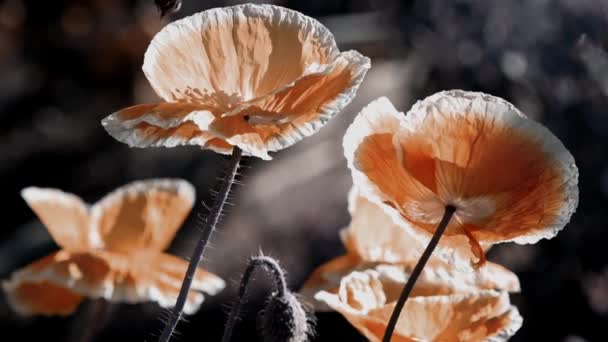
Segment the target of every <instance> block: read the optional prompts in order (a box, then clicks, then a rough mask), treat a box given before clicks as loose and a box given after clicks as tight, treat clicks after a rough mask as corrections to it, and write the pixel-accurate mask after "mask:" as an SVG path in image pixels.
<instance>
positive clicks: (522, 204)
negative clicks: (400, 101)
mask: <svg viewBox="0 0 608 342" xmlns="http://www.w3.org/2000/svg"><path fill="white" fill-rule="evenodd" d="M344 150H345V155H346V158H347V160H348V165H349V168H350V169H351V171H352V175H353V182H354V183H355V185H356V186H357V187H358V188H359V189H361V192H362V194H363V195H364V196H365V197H366V198H369V199H370V200H371V201H373V202H375V203H377V204H378V205H380V206H381V207H382V208H383V209H384V211H386V212H387V213H388V214H389V215H390V216H391V218H392V219H393V221H394V222H395V223H397V224H399V225H400V226H401V228H403V229H405V230H408V231H409V232H410V233H412V234H413V235H412V236H414V237H416V238H417V239H420V240H421V241H424V242H428V241H429V239H430V236H431V235H432V233H433V232H434V230H435V228H436V227H437V224H438V222H439V221H440V220H441V218H442V215H443V213H444V210H445V208H446V206H453V207H455V208H456V211H455V213H454V217H453V218H452V220H451V221H450V224H449V225H448V227H447V230H446V232H445V234H444V235H443V237H442V238H441V240H440V244H439V246H438V247H437V252H439V253H438V255H439V256H441V257H442V258H444V260H448V261H450V262H451V263H453V264H456V265H461V266H462V265H470V264H471V263H474V262H476V263H477V265H481V264H483V262H484V260H485V255H484V248H486V247H487V246H490V245H492V244H495V243H500V242H506V241H514V242H516V243H534V242H536V241H538V240H540V239H542V238H551V237H553V236H555V235H556V234H557V232H558V231H559V230H561V229H562V228H563V227H564V225H565V224H566V223H567V222H568V221H569V220H570V216H571V215H572V213H573V212H574V211H575V209H576V206H577V203H578V186H577V183H578V171H577V168H576V165H575V163H574V158H573V157H572V155H571V154H570V153H569V152H568V150H567V149H566V148H565V147H564V145H563V144H562V143H561V142H560V141H559V139H557V138H556V137H555V136H554V135H553V134H551V132H549V130H547V129H546V128H545V127H543V126H542V125H540V124H539V123H536V122H535V121H533V120H530V119H528V118H527V117H526V116H525V115H524V114H522V113H521V112H520V111H519V110H517V109H516V108H515V107H514V106H513V105H511V104H510V103H508V102H507V101H505V100H503V99H500V98H497V97H494V96H490V95H486V94H482V93H476V92H466V91H461V90H453V91H446V92H440V93H437V94H435V95H432V96H430V97H428V98H426V99H424V100H423V101H419V102H418V103H416V104H415V105H414V106H413V107H412V109H411V110H410V111H409V112H408V113H407V115H404V114H403V113H400V112H398V111H397V110H396V109H395V108H394V107H393V105H392V104H391V103H390V101H389V100H388V99H386V98H380V99H378V100H376V101H374V102H372V103H371V104H369V105H368V106H367V107H366V108H364V109H363V110H362V112H361V113H360V114H359V115H358V116H357V118H356V119H355V121H354V122H353V124H352V125H351V126H350V127H349V129H348V130H347V133H346V135H345V136H344ZM467 245H468V246H467Z"/></svg>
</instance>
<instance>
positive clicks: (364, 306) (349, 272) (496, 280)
mask: <svg viewBox="0 0 608 342" xmlns="http://www.w3.org/2000/svg"><path fill="white" fill-rule="evenodd" d="M349 211H350V213H351V216H352V220H351V223H350V225H349V226H348V227H347V228H345V229H343V230H342V231H341V234H340V235H341V237H342V241H343V243H344V245H345V247H346V250H347V253H346V255H343V256H340V257H337V258H335V259H333V260H331V261H329V262H327V263H326V264H324V265H322V266H320V267H319V268H317V269H316V270H315V271H314V272H313V273H312V275H311V276H310V277H309V279H308V280H307V281H306V283H305V284H304V286H303V289H302V290H301V293H302V295H304V296H305V297H307V298H314V299H316V301H314V305H315V309H316V310H321V311H327V310H335V311H338V312H339V313H341V314H342V315H343V316H344V317H345V318H346V319H347V320H348V321H349V322H350V323H351V324H352V325H353V326H354V327H355V328H356V329H357V330H359V331H360V332H361V333H362V334H363V335H364V336H366V337H367V338H368V339H369V340H370V341H381V339H382V336H383V334H384V332H385V330H386V327H387V324H388V320H389V317H390V315H391V313H392V311H393V308H394V306H395V302H396V300H397V298H398V296H399V293H400V291H401V289H402V288H403V285H404V284H405V282H406V281H407V280H408V279H409V276H410V274H411V271H412V269H413V267H414V265H415V264H416V262H417V260H418V258H419V256H420V253H421V249H423V248H424V246H423V243H422V242H421V241H419V240H418V239H415V238H414V237H413V236H412V235H411V233H410V232H409V231H408V230H405V229H403V228H402V227H401V226H399V225H397V224H396V223H394V222H393V221H392V219H391V218H390V216H389V215H388V214H387V213H385V212H384V210H383V209H382V208H381V207H380V206H379V205H378V204H376V203H373V202H370V201H369V200H367V199H366V198H365V197H362V196H361V195H360V194H359V191H358V190H357V189H356V188H353V190H351V193H350V195H349ZM519 290H520V286H519V280H518V278H517V276H516V275H515V274H514V273H513V272H511V271H509V270H507V269H506V268H504V267H502V266H500V265H498V264H495V263H492V262H487V263H486V264H485V265H484V266H482V267H480V268H478V269H477V270H476V271H475V272H462V271H460V270H458V269H455V268H454V267H451V266H450V265H449V264H447V263H446V262H444V261H443V260H441V259H440V258H438V257H435V256H431V259H430V260H429V262H428V264H427V266H426V268H424V269H423V273H422V275H421V276H420V278H419V279H418V282H417V283H416V286H415V287H414V289H413V291H412V293H411V295H410V297H411V298H410V301H409V302H407V303H406V306H405V308H404V310H403V311H402V312H403V313H402V314H401V316H402V317H400V318H401V319H400V320H399V323H398V325H397V328H396V330H395V333H394V335H393V339H392V341H486V340H492V341H504V340H506V339H508V337H510V336H512V335H513V334H514V333H515V332H516V331H517V330H518V329H519V327H520V326H521V323H522V318H521V316H520V315H519V313H518V311H517V309H516V308H515V307H513V306H511V305H510V301H509V296H508V293H509V292H518V291H519Z"/></svg>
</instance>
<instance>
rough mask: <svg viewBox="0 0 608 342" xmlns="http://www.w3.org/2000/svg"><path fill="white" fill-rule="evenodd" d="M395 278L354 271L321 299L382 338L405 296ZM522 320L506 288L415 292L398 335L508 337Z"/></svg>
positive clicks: (416, 337)
mask: <svg viewBox="0 0 608 342" xmlns="http://www.w3.org/2000/svg"><path fill="white" fill-rule="evenodd" d="M394 280H395V279H390V281H387V279H382V277H381V276H380V275H379V274H378V273H376V272H373V271H372V272H370V271H367V272H353V273H351V274H350V275H348V276H347V277H345V278H343V280H342V282H341V284H340V289H339V290H338V292H337V293H332V292H327V291H322V292H319V293H318V294H317V295H316V296H315V298H316V299H317V300H320V301H323V302H325V303H326V304H327V305H329V306H330V307H332V308H333V309H334V310H336V311H338V312H340V313H341V314H342V315H344V317H345V318H346V319H347V320H348V321H349V322H350V323H351V324H352V325H353V326H354V327H355V328H356V329H357V330H359V331H360V332H361V333H362V334H363V335H364V336H366V337H367V338H368V339H370V341H381V339H382V336H383V335H384V331H385V329H386V325H387V323H388V320H389V318H390V316H391V313H392V311H393V309H394V305H395V301H396V299H397V298H398V295H399V291H395V289H398V288H399V286H395V284H394ZM405 281H406V279H403V281H402V282H400V285H401V286H403V284H404V282H405ZM521 322H522V319H521V317H520V316H519V314H518V313H517V310H516V309H515V308H514V307H512V306H511V305H510V303H509V297H508V294H507V293H505V292H497V291H493V290H483V291H478V292H474V293H467V294H450V295H434V296H413V297H410V298H409V300H408V301H407V302H406V304H405V307H404V308H403V311H402V313H401V315H400V319H399V322H398V324H397V327H396V329H395V335H394V337H393V339H392V340H394V341H486V340H493V341H505V340H507V339H508V337H510V336H512V335H513V334H514V333H515V332H516V331H517V330H518V329H519V327H520V326H521Z"/></svg>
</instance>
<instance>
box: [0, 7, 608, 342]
mask: <svg viewBox="0 0 608 342" xmlns="http://www.w3.org/2000/svg"><path fill="white" fill-rule="evenodd" d="M235 3H238V2H237V1H203V0H198V1H197V0H185V1H184V5H183V8H182V10H181V11H180V12H179V13H177V14H175V15H173V16H172V17H171V18H170V19H164V20H163V21H161V20H159V16H158V13H157V12H156V11H155V8H154V7H153V1H152V0H140V1H120V0H83V1H59V0H53V1H16V0H10V1H0V193H1V196H2V202H1V203H2V208H1V210H0V214H1V215H2V218H3V220H4V221H2V227H1V229H0V277H2V278H7V277H8V276H9V275H10V273H11V272H12V271H13V270H15V269H17V268H18V267H20V266H23V265H25V264H27V263H29V262H31V261H33V260H34V259H36V258H38V257H40V256H42V255H44V254H45V253H48V252H50V251H52V250H54V249H55V248H56V246H55V245H54V243H53V242H52V241H51V240H50V237H49V236H48V233H47V232H46V230H45V229H44V228H43V227H42V226H41V225H40V223H39V222H38V221H37V220H36V218H35V216H34V214H33V213H32V212H31V210H30V209H29V208H28V207H27V206H26V204H25V202H23V200H22V199H21V198H20V196H19V191H20V189H21V188H23V187H26V186H30V185H37V186H45V187H56V188H61V189H63V190H66V191H70V192H74V193H76V194H79V195H81V196H82V197H83V198H84V199H85V200H87V201H89V202H94V201H96V200H97V199H99V198H100V197H101V196H103V195H104V194H105V193H106V192H108V191H110V190H112V189H113V188H115V187H117V186H120V185H123V184H125V183H127V182H129V181H132V180H135V179H141V178H151V177H169V176H170V177H182V178H185V179H187V180H189V181H190V182H192V183H193V184H195V186H196V187H197V190H198V197H199V199H201V200H205V199H206V200H208V199H209V198H210V193H209V189H210V188H211V187H213V184H214V181H215V179H216V177H217V176H218V175H219V173H220V166H221V161H222V159H223V158H222V157H221V156H218V155H216V154H214V153H213V152H210V151H200V150H199V149H197V148H194V147H191V148H174V149H145V150H143V149H129V148H128V147H127V146H126V145H122V144H120V143H118V142H116V141H115V140H114V139H112V138H110V137H109V136H108V135H107V134H106V133H105V131H104V130H103V129H102V128H101V125H100V120H101V119H102V118H103V117H105V116H107V115H108V114H110V113H112V112H114V111H116V110H117V109H120V108H123V107H126V106H130V105H133V104H137V103H145V102H153V101H156V100H157V97H156V95H155V94H154V93H153V91H152V90H151V88H150V86H149V85H148V83H147V81H146V79H145V77H144V76H143V73H142V72H141V64H142V62H143V54H144V52H145V49H146V47H147V45H148V43H149V41H150V39H151V37H152V36H153V35H154V33H156V32H157V31H158V30H159V29H160V28H161V27H162V26H164V25H166V24H167V23H168V22H169V21H171V20H174V19H177V18H180V17H183V16H186V15H189V14H191V13H194V12H198V11H201V10H204V9H208V8H211V7H216V6H223V5H229V4H235ZM275 3H276V4H279V5H283V6H286V7H289V8H293V9H296V10H299V11H302V12H303V13H305V14H307V15H310V16H313V17H315V18H317V19H319V20H320V21H321V22H323V23H324V24H325V25H326V26H328V27H329V28H330V30H332V32H334V34H335V36H336V39H337V41H338V44H339V46H340V48H341V49H342V50H346V49H350V48H354V49H357V50H359V51H360V52H361V53H363V54H365V55H367V56H369V57H371V58H372V64H373V67H372V70H371V71H370V72H369V73H368V76H367V78H366V80H365V81H364V84H363V86H362V87H361V89H360V91H359V94H358V96H357V98H356V99H355V100H354V101H353V103H352V104H351V105H350V106H348V108H347V109H346V110H345V111H344V112H343V113H342V114H340V115H339V116H338V117H336V118H335V119H334V120H332V121H331V122H330V123H329V124H328V125H327V126H326V127H325V128H323V129H322V130H321V132H320V133H318V134H317V135H315V136H313V137H311V138H308V139H305V140H304V141H303V142H301V143H299V144H297V145H296V146H294V147H292V148H288V149H286V150H284V151H281V152H279V153H276V154H274V155H273V156H274V157H275V159H274V160H273V161H271V162H262V161H259V160H252V159H249V160H247V161H246V162H245V164H247V166H249V167H248V168H246V169H244V170H243V175H242V176H241V180H242V181H243V183H244V185H243V186H241V187H238V188H237V189H236V191H235V192H234V193H233V202H234V204H235V206H234V207H232V208H231V209H230V210H229V211H228V212H227V214H226V218H225V219H224V221H223V222H222V226H221V227H220V231H219V233H218V234H217V235H215V236H214V240H213V249H211V251H210V252H209V253H208V256H207V258H206V260H205V262H204V265H205V267H206V268H208V269H210V270H212V271H214V272H216V273H217V274H219V275H220V276H222V277H224V278H225V279H227V280H228V288H227V289H226V290H225V291H224V292H223V293H222V294H220V295H218V296H216V297H213V298H208V301H207V302H206V303H205V304H203V307H202V309H201V311H200V312H199V313H198V314H196V315H195V316H193V317H189V318H188V320H189V323H187V324H183V323H182V324H181V325H180V328H179V333H180V338H179V340H180V341H218V340H219V336H220V334H221V331H222V329H223V323H224V320H225V316H226V312H227V306H228V305H229V304H230V303H231V302H232V300H233V299H234V293H235V290H234V288H235V286H234V283H235V281H236V280H238V279H239V274H240V271H241V270H242V269H243V268H244V263H245V261H246V258H247V256H249V255H252V254H256V253H257V251H258V249H259V248H261V249H262V250H264V251H265V252H267V253H269V254H270V255H272V256H275V257H277V258H279V259H280V260H281V262H282V264H283V266H284V267H285V268H286V270H287V272H288V275H289V283H290V286H291V287H292V288H293V289H297V288H298V287H299V286H300V285H301V284H302V282H303V281H304V280H305V278H306V276H307V275H308V274H309V272H310V271H312V270H313V269H314V267H316V266H317V265H319V264H321V263H322V262H325V261H327V260H329V259H330V258H331V257H334V256H336V255H339V254H340V253H342V252H343V248H342V246H341V244H340V242H339V240H338V234H337V232H338V230H339V229H340V228H341V227H343V226H344V225H346V224H348V221H349V216H348V213H347V211H346V195H347V192H348V189H349V187H350V183H351V181H350V175H349V172H348V170H347V168H346V162H345V160H344V158H343V156H342V151H341V144H340V141H341V137H342V135H343V134H344V130H345V128H346V126H347V125H348V124H349V123H350V122H351V121H352V119H353V117H354V115H355V114H356V113H357V111H358V110H360V108H361V107H362V106H363V105H365V104H367V103H368V102H369V101H371V100H373V99H375V98H376V97H378V96H381V95H386V96H388V97H389V98H390V99H391V101H393V103H394V104H395V105H396V106H397V107H398V108H400V109H401V110H403V111H406V110H407V108H409V106H411V104H412V103H413V102H414V101H415V100H416V99H420V98H423V97H425V96H427V95H430V94H432V93H434V92H436V91H439V90H445V89H451V88H461V89H467V90H478V91H483V92H487V93H490V94H493V95H497V96H500V97H503V98H505V99H507V100H509V101H511V102H512V103H514V104H515V105H516V106H518V107H519V108H520V109H521V110H522V111H523V112H524V113H526V114H527V115H529V116H531V117H533V118H535V119H537V120H539V121H541V122H543V123H544V124H545V125H546V126H548V127H549V129H550V130H551V131H552V132H553V133H554V134H556V135H557V136H558V137H559V138H560V139H561V140H562V141H563V142H564V144H565V145H566V147H567V148H568V149H569V150H570V151H571V152H572V154H573V155H574V156H575V159H576V162H577V165H578V167H579V170H580V194H581V196H580V205H579V208H578V211H577V213H576V214H575V215H574V216H573V218H572V222H571V223H570V224H569V225H568V226H567V227H566V229H565V230H564V231H562V232H561V233H560V234H559V235H558V236H557V237H556V238H554V239H552V240H549V241H541V242H539V243H538V244H535V245H527V246H519V245H515V244H506V245H501V246H498V247H495V248H494V249H493V251H492V252H491V253H490V259H491V260H494V261H497V262H500V263H502V264H504V265H505V266H507V267H509V268H511V269H512V270H514V271H515V272H516V273H517V274H518V275H519V276H520V279H521V282H522V287H523V289H522V290H523V291H522V293H521V294H518V295H513V296H512V299H513V301H514V302H515V304H516V305H517V306H518V308H519V310H520V311H521V313H522V315H523V317H524V325H523V327H522V328H521V330H520V331H519V332H518V333H517V335H516V336H515V337H514V338H513V339H512V340H513V341H567V342H583V341H608V319H607V317H608V266H607V260H608V258H607V257H608V248H607V247H606V245H607V243H608V230H607V227H606V222H607V220H608V206H607V204H608V202H607V200H606V199H607V197H608V153H607V148H606V147H607V145H608V139H607V138H608V114H607V109H608V100H607V97H606V95H607V94H608V53H607V52H606V50H605V48H606V46H607V44H608V41H607V39H608V38H607V37H608V36H607V35H606V33H607V32H608V1H603V0H559V1H558V0H556V1H549V0H542V1H541V0H538V1H532V0H530V1H502V0H495V1H442V0H427V1H403V2H401V1H371V0H369V1H364V0H352V1H347V0H344V1H339V0H309V1H305V0H301V1H295V0H293V1H276V2H275ZM197 211H198V208H197V209H196V210H195V211H193V215H192V217H194V216H195V213H196V212H197ZM196 233H197V230H196V227H195V224H194V220H193V219H192V218H191V219H190V220H189V221H188V222H187V223H186V224H185V225H184V227H183V229H182V230H181V231H180V233H179V234H178V236H177V237H176V240H175V243H174V244H173V246H172V248H171V250H172V252H174V253H175V254H178V255H181V256H187V255H188V253H189V252H190V250H191V248H192V245H193V243H194V242H193V241H194V238H195V237H196ZM265 281H266V280H265V279H263V277H259V279H258V282H259V283H260V284H261V287H262V288H263V287H264V286H266V285H267V284H266V283H265ZM263 298H264V292H263V290H261V289H260V290H258V291H253V292H252V296H251V300H250V304H249V306H248V307H247V312H246V314H245V317H244V320H243V322H242V324H241V325H239V329H238V331H237V333H236V337H238V340H241V341H255V340H256V334H255V325H254V323H255V312H257V310H258V309H259V305H260V303H261V301H262V300H263ZM165 313H166V312H164V311H163V310H161V309H159V308H158V307H157V306H155V305H152V304H145V305H115V306H114V308H113V311H112V315H111V317H110V321H109V322H108V324H107V326H106V328H105V329H104V330H103V332H102V333H101V334H100V335H99V338H98V340H99V341H111V340H114V341H123V340H134V341H140V340H147V341H153V340H155V336H157V335H158V334H159V332H160V330H161V328H162V323H161V318H160V317H162V316H163V314H165ZM86 314H87V307H86V306H85V307H83V308H82V309H81V310H80V311H79V312H78V313H77V315H75V316H72V317H67V318H45V317H36V318H26V319H23V318H19V317H18V316H17V315H16V314H15V313H13V312H12V311H11V310H10V309H9V308H8V307H7V306H6V302H5V299H4V298H3V297H2V299H0V331H2V336H3V337H2V340H6V338H7V336H9V335H11V336H16V338H18V339H19V340H23V341H29V340H39V339H41V338H47V339H50V340H52V341H55V340H59V341H63V340H70V339H71V338H72V337H73V336H74V335H76V334H77V331H78V329H80V328H81V325H82V322H83V321H84V318H82V317H84V316H86ZM318 335H319V336H318V338H317V339H316V341H334V340H335V338H336V337H340V338H342V341H360V340H361V341H362V340H363V339H362V338H361V337H359V336H358V334H357V333H356V331H355V330H354V329H353V328H351V327H350V325H349V324H348V323H346V321H344V320H343V319H342V318H341V317H340V316H339V315H338V314H335V313H328V314H321V315H319V324H318ZM236 337H235V340H237V338H236Z"/></svg>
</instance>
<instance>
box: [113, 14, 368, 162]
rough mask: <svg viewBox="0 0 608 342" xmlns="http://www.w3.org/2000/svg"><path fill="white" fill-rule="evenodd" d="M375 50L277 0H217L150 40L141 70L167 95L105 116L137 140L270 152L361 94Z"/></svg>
mask: <svg viewBox="0 0 608 342" xmlns="http://www.w3.org/2000/svg"><path fill="white" fill-rule="evenodd" d="M369 68H370V61H369V58H367V57H364V56H362V55H361V54H359V53H358V52H356V51H347V52H340V51H339V50H338V48H337V46H336V42H335V41H334V38H333V36H332V34H331V32H329V31H328V30H327V28H325V27H324V26H323V25H321V24H320V23H319V22H317V21H316V20H314V19H312V18H309V17H307V16H304V15H303V14H301V13H299V12H296V11H293V10H289V9H286V8H282V7H278V6H273V5H254V4H245V5H238V6H233V7H225V8H216V9H211V10H208V11H204V12H201V13H198V14H195V15H193V16H191V17H187V18H184V19H181V20H178V21H175V22H173V23H171V24H169V25H167V27H165V28H164V29H163V30H162V31H161V32H159V33H158V34H157V35H156V37H154V39H153V40H152V42H151V44H150V47H149V48H148V51H146V54H145V57H144V65H143V70H144V73H145V75H146V77H147V78H148V80H149V81H150V83H151V85H152V87H153V88H154V90H155V91H156V93H157V94H158V95H159V96H160V97H161V98H162V99H163V100H164V102H161V103H155V104H144V105H137V106H134V107H130V108H126V109H123V110H120V111H118V112H116V113H114V114H112V115H110V116H109V117H107V118H105V119H104V120H103V122H102V124H103V126H104V127H105V129H106V130H107V131H108V133H109V134H110V135H112V136H113V137H114V138H116V139H117V140H119V141H121V142H124V143H127V144H129V145H130V146H135V147H148V146H165V147H173V146H176V145H200V146H202V147H203V148H208V149H212V150H215V151H217V152H220V153H230V152H231V151H232V149H233V147H234V146H237V147H239V148H241V149H242V150H243V151H244V153H245V154H246V155H253V156H257V157H260V158H263V159H271V158H270V156H269V155H268V152H269V151H278V150H280V149H283V148H285V147H288V146H291V145H293V144H295V143H296V142H298V141H299V140H301V139H302V138H303V137H305V136H308V135H311V134H313V133H315V132H316V131H317V130H318V129H319V128H321V126H323V125H324V124H325V123H326V122H327V121H328V120H329V119H330V118H331V117H332V116H334V115H335V114H336V113H338V112H339V111H340V110H342V108H344V106H346V105H347V104H348V103H349V102H350V101H351V99H352V98H353V97H354V95H355V93H356V91H357V88H358V87H359V84H360V83H361V81H362V80H363V78H364V76H365V73H366V72H367V70H368V69H369Z"/></svg>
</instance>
